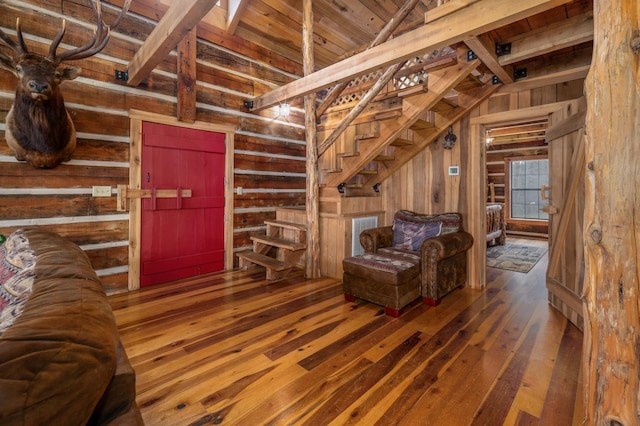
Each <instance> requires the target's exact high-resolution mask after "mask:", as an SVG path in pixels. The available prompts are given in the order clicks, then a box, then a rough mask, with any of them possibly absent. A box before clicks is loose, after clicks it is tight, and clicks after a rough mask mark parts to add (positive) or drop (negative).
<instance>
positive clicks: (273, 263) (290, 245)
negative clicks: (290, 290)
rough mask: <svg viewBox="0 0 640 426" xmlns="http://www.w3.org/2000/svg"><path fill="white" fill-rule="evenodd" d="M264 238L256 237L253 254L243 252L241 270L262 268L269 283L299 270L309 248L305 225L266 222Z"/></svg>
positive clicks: (279, 221) (240, 255)
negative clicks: (299, 261) (297, 268)
mask: <svg viewBox="0 0 640 426" xmlns="http://www.w3.org/2000/svg"><path fill="white" fill-rule="evenodd" d="M264 223H265V224H266V225H267V232H266V234H265V235H254V236H252V237H251V240H252V241H253V251H246V252H240V253H237V254H236V255H237V256H238V262H239V263H238V266H239V267H240V269H242V270H249V269H253V268H257V267H259V266H262V267H264V268H265V269H266V274H267V280H268V281H276V280H281V279H283V278H285V277H286V276H287V275H288V274H289V272H291V270H292V269H294V268H295V267H296V264H297V263H298V260H300V258H301V257H302V255H303V254H304V253H305V251H306V248H307V230H306V228H305V226H304V225H300V224H298V223H292V222H286V221H281V220H266V221H265V222H264Z"/></svg>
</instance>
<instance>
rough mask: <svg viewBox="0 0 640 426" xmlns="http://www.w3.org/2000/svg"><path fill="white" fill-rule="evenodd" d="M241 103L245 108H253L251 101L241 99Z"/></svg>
mask: <svg viewBox="0 0 640 426" xmlns="http://www.w3.org/2000/svg"><path fill="white" fill-rule="evenodd" d="M242 105H243V106H244V107H245V108H249V109H252V108H253V101H242Z"/></svg>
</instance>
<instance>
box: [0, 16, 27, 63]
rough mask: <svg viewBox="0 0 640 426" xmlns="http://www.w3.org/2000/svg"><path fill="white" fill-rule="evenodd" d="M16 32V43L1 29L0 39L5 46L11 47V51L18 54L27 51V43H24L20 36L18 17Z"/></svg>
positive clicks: (18, 19)
mask: <svg viewBox="0 0 640 426" xmlns="http://www.w3.org/2000/svg"><path fill="white" fill-rule="evenodd" d="M16 33H18V43H16V42H15V41H13V39H12V38H11V37H9V36H8V35H7V34H6V33H5V32H4V31H2V30H0V39H1V40H2V41H4V44H5V45H6V46H7V47H10V48H11V49H13V51H14V52H16V53H17V54H18V56H22V55H25V54H27V53H29V50H28V49H27V45H26V44H25V43H24V39H23V38H22V31H21V30H20V18H17V19H16Z"/></svg>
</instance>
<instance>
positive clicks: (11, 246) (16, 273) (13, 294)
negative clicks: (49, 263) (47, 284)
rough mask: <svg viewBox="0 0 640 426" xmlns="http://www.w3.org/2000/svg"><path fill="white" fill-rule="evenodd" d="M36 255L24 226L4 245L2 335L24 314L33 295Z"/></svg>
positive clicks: (0, 291) (1, 261)
mask: <svg viewBox="0 0 640 426" xmlns="http://www.w3.org/2000/svg"><path fill="white" fill-rule="evenodd" d="M35 266H36V255H35V253H34V252H33V250H31V247H30V246H29V240H28V239H27V237H26V235H24V233H23V232H22V230H17V231H15V232H14V233H12V234H11V235H10V236H9V238H7V240H6V241H5V243H4V244H2V245H1V246H0V335H1V334H2V333H3V332H4V331H5V330H6V329H7V328H9V327H10V326H11V325H12V324H13V322H14V321H15V319H16V318H17V317H18V316H20V314H21V313H22V309H23V308H24V305H25V304H26V303H27V299H29V296H30V295H31V288H32V286H33V279H34V278H35V275H36V272H35Z"/></svg>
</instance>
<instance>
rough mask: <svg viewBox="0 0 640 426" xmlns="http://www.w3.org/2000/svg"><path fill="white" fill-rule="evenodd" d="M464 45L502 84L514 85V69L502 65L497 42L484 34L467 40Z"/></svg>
mask: <svg viewBox="0 0 640 426" xmlns="http://www.w3.org/2000/svg"><path fill="white" fill-rule="evenodd" d="M464 43H465V44H466V45H467V47H468V48H469V49H471V50H473V53H475V54H476V56H477V57H478V59H480V60H481V61H482V63H483V64H485V65H486V67H487V68H489V70H490V71H491V72H492V73H493V75H495V76H496V77H498V78H499V79H500V81H501V82H502V83H505V84H506V83H513V67H511V66H506V67H503V66H502V65H500V62H499V61H498V55H497V54H496V52H495V42H494V41H493V40H491V39H490V38H489V36H487V35H484V34H483V35H481V36H480V37H473V38H470V39H467V40H465V41H464Z"/></svg>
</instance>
